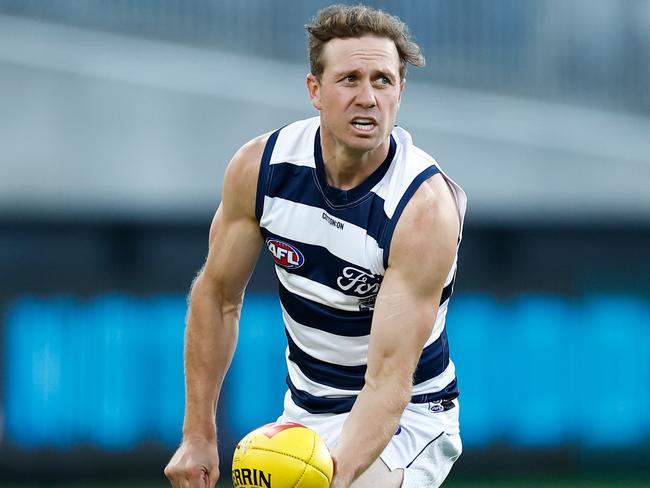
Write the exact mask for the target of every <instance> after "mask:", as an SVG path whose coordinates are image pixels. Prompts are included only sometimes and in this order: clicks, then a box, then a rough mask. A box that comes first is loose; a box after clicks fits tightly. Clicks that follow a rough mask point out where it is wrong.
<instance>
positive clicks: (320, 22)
mask: <svg viewBox="0 0 650 488" xmlns="http://www.w3.org/2000/svg"><path fill="white" fill-rule="evenodd" d="M305 29H306V30H307V32H308V33H309V64H310V65H311V73H312V74H313V75H314V76H315V77H316V78H318V79H320V77H321V75H322V74H323V69H324V68H325V66H324V65H323V60H322V53H323V48H324V47H325V44H327V43H328V42H329V41H331V40H332V39H347V38H351V37H357V38H358V37H363V36H367V35H369V36H377V37H385V38H388V39H390V40H392V41H393V42H394V43H395V47H396V48H397V54H398V55H399V59H400V68H399V74H400V78H402V79H403V78H404V76H405V75H406V64H407V63H408V64H412V65H413V66H424V63H425V60H424V56H423V55H422V53H421V52H420V46H418V45H417V44H416V43H415V42H413V40H412V39H411V36H410V34H409V32H408V27H407V26H406V24H405V23H404V22H402V21H401V20H400V19H399V18H398V17H395V16H394V15H390V14H387V13H385V12H382V11H381V10H377V9H373V8H370V7H366V6H365V5H330V6H329V7H326V8H324V9H322V10H319V11H318V12H317V13H316V16H315V17H314V18H313V19H312V21H311V23H310V24H307V25H306V26H305Z"/></svg>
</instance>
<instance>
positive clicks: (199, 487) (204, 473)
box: [189, 466, 209, 488]
mask: <svg viewBox="0 0 650 488" xmlns="http://www.w3.org/2000/svg"><path fill="white" fill-rule="evenodd" d="M190 474H191V476H190V484H189V487H190V488H209V487H208V468H207V467H205V466H197V467H195V468H192V470H191V471H190Z"/></svg>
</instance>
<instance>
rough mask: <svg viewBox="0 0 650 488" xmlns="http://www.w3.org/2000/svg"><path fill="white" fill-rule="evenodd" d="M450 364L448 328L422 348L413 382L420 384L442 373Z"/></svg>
mask: <svg viewBox="0 0 650 488" xmlns="http://www.w3.org/2000/svg"><path fill="white" fill-rule="evenodd" d="M448 365H449V343H448V341H447V329H446V328H444V329H442V333H441V334H440V337H438V339H436V340H435V341H433V342H432V343H431V344H429V345H428V346H427V347H425V348H424V349H423V350H422V355H421V356H420V360H419V361H418V366H417V368H415V374H414V375H413V384H414V385H419V384H420V383H424V382H425V381H427V380H430V379H431V378H435V377H436V376H438V375H439V374H441V373H442V372H443V371H444V370H445V369H446V368H447V366H448Z"/></svg>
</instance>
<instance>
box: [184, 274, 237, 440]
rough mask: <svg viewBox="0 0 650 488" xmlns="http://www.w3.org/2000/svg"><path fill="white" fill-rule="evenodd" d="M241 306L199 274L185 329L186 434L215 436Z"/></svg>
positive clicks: (185, 435) (209, 437)
mask: <svg viewBox="0 0 650 488" xmlns="http://www.w3.org/2000/svg"><path fill="white" fill-rule="evenodd" d="M239 309H240V307H239V304H229V303H228V302H226V301H224V299H223V298H222V297H221V296H220V294H219V293H218V292H217V290H215V288H214V287H213V286H212V285H211V284H210V283H208V282H207V280H206V279H205V278H204V277H202V276H201V275H200V276H199V277H198V278H197V281H196V282H195V284H194V286H193V288H192V293H191V298H190V306H189V310H188V315H187V326H186V329H185V351H184V355H185V419H184V422H183V437H184V438H187V437H192V436H197V437H201V438H205V439H214V438H215V436H216V424H215V414H216V405H217V401H218V399H219V393H220V391H221V385H222V383H223V379H224V376H225V374H226V371H227V370H228V367H229V366H230V362H231V360H232V356H233V353H234V350H235V346H236V343H237V329H238V321H239Z"/></svg>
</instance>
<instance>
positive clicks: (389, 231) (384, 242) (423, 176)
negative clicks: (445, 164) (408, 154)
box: [379, 166, 440, 268]
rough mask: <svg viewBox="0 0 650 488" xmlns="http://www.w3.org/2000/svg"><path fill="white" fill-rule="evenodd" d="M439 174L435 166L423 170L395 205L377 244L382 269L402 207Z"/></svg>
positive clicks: (386, 265)
mask: <svg viewBox="0 0 650 488" xmlns="http://www.w3.org/2000/svg"><path fill="white" fill-rule="evenodd" d="M437 173H440V170H439V169H438V167H437V166H429V167H428V168H426V169H425V170H423V171H422V172H421V173H420V174H419V175H417V176H416V177H415V178H414V179H413V181H412V182H411V184H410V185H409V186H408V188H407V189H406V191H405V192H404V195H402V198H400V201H399V203H398V204H397V208H396V209H395V212H394V213H393V216H392V217H391V219H390V222H388V225H386V232H385V234H384V235H383V237H382V239H381V242H380V243H379V245H380V247H382V248H383V249H384V268H387V267H388V254H389V253H390V241H391V239H392V238H393V232H395V226H397V221H398V220H399V218H400V216H401V215H402V212H403V211H404V207H406V204H407V203H408V202H409V200H410V199H411V197H412V196H413V194H414V193H415V191H416V190H417V189H418V188H419V187H420V185H421V184H422V183H424V181H426V180H427V179H429V178H430V177H432V176H433V175H435V174H437Z"/></svg>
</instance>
